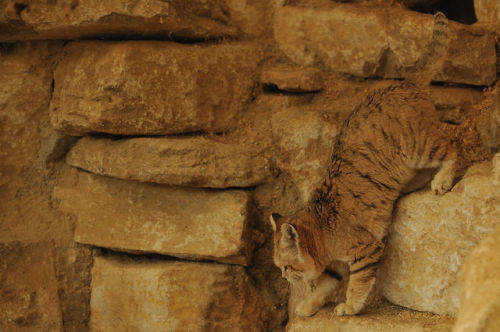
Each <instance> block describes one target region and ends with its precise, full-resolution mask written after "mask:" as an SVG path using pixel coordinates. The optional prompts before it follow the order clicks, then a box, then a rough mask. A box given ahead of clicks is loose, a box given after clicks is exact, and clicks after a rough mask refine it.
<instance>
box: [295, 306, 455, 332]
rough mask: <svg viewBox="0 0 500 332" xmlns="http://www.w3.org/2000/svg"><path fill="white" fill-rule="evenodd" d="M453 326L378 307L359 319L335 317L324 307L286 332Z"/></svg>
mask: <svg viewBox="0 0 500 332" xmlns="http://www.w3.org/2000/svg"><path fill="white" fill-rule="evenodd" d="M452 326H453V319H452V318H450V317H446V316H437V315H433V314H429V313H423V312H416V311H412V310H408V309H404V308H401V307H397V306H394V305H390V304H380V305H377V306H376V307H372V308H368V309H367V310H366V311H365V312H363V314H361V315H358V316H335V315H334V314H333V308H332V307H327V308H325V309H322V310H321V311H320V312H318V313H317V314H316V315H314V316H313V317H307V318H302V317H297V318H295V319H294V320H293V321H292V322H291V323H289V324H288V326H287V332H317V331H321V332H341V331H342V332H343V331H346V332H347V331H349V332H351V331H352V332H401V331H407V332H450V331H451V329H452Z"/></svg>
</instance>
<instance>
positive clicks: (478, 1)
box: [474, 0, 500, 29]
mask: <svg viewBox="0 0 500 332" xmlns="http://www.w3.org/2000/svg"><path fill="white" fill-rule="evenodd" d="M474 12H475V14H476V17H477V22H478V23H479V24H484V25H486V26H488V27H490V28H493V29H500V3H498V1H497V0H474Z"/></svg>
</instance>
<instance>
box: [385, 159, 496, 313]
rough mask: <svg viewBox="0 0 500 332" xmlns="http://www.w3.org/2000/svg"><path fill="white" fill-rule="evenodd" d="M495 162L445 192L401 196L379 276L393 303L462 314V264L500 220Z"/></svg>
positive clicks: (483, 165) (471, 172)
mask: <svg viewBox="0 0 500 332" xmlns="http://www.w3.org/2000/svg"><path fill="white" fill-rule="evenodd" d="M495 174H496V173H495V171H494V168H493V166H492V163H491V162H483V163H479V164H476V165H473V166H472V167H471V168H469V169H468V170H467V173H466V174H465V175H464V177H463V179H462V180H460V182H458V183H457V184H456V185H455V186H454V188H453V189H452V190H451V191H450V192H448V193H446V194H445V195H443V196H436V195H434V194H433V193H432V192H431V191H430V190H423V191H419V192H415V193H412V194H409V195H407V196H405V197H403V198H401V199H400V200H399V201H398V204H397V206H396V210H395V213H394V219H393V222H392V225H391V229H390V232H389V236H388V241H387V247H386V250H385V253H384V255H385V258H384V261H383V263H382V264H381V267H380V270H379V272H380V273H379V278H378V280H377V282H378V285H379V288H380V291H381V294H382V295H384V296H385V297H386V298H387V299H388V300H389V301H391V302H392V303H395V304H398V305H401V306H404V307H408V308H412V309H415V310H420V311H429V312H434V313H437V314H446V315H450V316H456V315H457V313H458V308H459V298H460V269H461V268H462V265H463V263H464V260H465V258H466V257H467V256H468V255H469V254H470V253H471V252H472V250H473V249H474V248H475V247H476V246H477V245H478V244H479V243H480V242H481V240H482V239H483V238H485V237H486V236H487V235H488V234H489V233H491V232H492V231H493V230H494V229H495V228H496V227H498V226H499V225H500V204H499V202H500V186H499V183H498V182H497V181H495V179H497V177H496V176H497V175H495Z"/></svg>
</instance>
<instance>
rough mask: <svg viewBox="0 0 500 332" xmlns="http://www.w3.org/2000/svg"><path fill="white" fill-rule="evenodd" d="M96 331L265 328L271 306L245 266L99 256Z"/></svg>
mask: <svg viewBox="0 0 500 332" xmlns="http://www.w3.org/2000/svg"><path fill="white" fill-rule="evenodd" d="M90 305H91V309H92V311H91V312H92V313H91V323H90V328H91V330H93V331H126V330H134V331H166V330H167V331H193V332H196V331H200V332H201V331H245V332H246V331H264V326H265V310H266V308H265V307H263V305H262V301H261V299H260V297H259V295H258V294H257V292H256V290H255V288H254V287H253V285H252V284H251V282H250V280H249V278H248V277H247V275H246V273H245V269H244V268H243V267H239V266H231V265H221V264H207V263H188V262H172V261H147V260H144V259H139V260H132V259H127V258H120V257H98V258H96V260H95V263H94V267H93V270H92V298H91V304H90Z"/></svg>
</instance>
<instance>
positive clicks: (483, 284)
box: [453, 155, 500, 332]
mask: <svg viewBox="0 0 500 332" xmlns="http://www.w3.org/2000/svg"><path fill="white" fill-rule="evenodd" d="M499 156H500V155H499ZM499 159H500V158H499ZM498 166H500V164H499V165H498ZM499 170H500V168H499ZM499 252H500V227H497V229H496V230H495V231H494V232H493V233H492V234H490V235H489V236H488V237H487V238H485V239H484V240H483V241H482V242H481V244H479V246H477V247H476V248H475V249H474V250H473V251H472V253H471V254H470V255H469V256H467V259H466V260H465V263H464V265H463V267H462V287H461V297H460V311H459V314H458V318H457V321H456V323H455V326H454V328H453V332H495V331H498V328H499V327H500V258H499V257H498V253H499Z"/></svg>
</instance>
